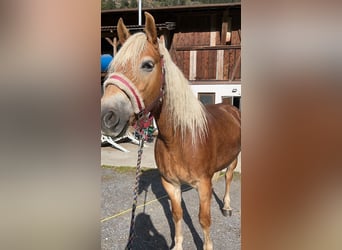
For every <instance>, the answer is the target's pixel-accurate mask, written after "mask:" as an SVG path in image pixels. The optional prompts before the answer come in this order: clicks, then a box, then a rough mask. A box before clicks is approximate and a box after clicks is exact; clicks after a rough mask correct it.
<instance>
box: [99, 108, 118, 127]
mask: <svg viewBox="0 0 342 250" xmlns="http://www.w3.org/2000/svg"><path fill="white" fill-rule="evenodd" d="M102 121H103V125H104V127H106V128H109V129H110V128H114V127H115V126H116V125H117V124H118V123H119V121H120V119H119V117H118V116H116V115H115V113H114V112H113V111H109V112H107V113H106V114H104V116H103V119H102Z"/></svg>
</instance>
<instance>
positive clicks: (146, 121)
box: [103, 57, 165, 129]
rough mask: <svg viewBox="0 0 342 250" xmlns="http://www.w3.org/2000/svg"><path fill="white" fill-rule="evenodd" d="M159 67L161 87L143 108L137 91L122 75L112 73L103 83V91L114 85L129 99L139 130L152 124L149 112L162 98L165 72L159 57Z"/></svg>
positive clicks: (142, 102) (162, 61)
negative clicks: (152, 99) (157, 93)
mask: <svg viewBox="0 0 342 250" xmlns="http://www.w3.org/2000/svg"><path fill="white" fill-rule="evenodd" d="M160 62H161V66H162V74H161V86H160V92H159V95H158V97H157V98H156V99H155V100H154V101H153V102H152V103H151V104H150V105H149V106H148V107H147V108H145V104H144V101H143V99H142V97H141V95H140V93H139V90H138V89H137V88H136V87H135V85H134V84H133V83H132V82H131V81H130V80H129V79H128V78H127V77H125V76H124V75H123V74H120V73H112V74H110V75H109V76H108V78H107V79H106V81H105V82H104V83H103V88H104V89H105V88H106V86H107V85H115V86H117V87H118V88H119V89H121V90H122V91H123V92H125V94H126V95H127V96H128V97H129V99H130V101H131V103H132V106H133V111H134V114H135V115H136V117H137V126H138V128H139V129H144V128H148V127H149V126H150V124H151V122H152V119H153V117H152V115H151V110H152V109H153V108H154V107H155V106H156V105H157V103H158V102H161V100H162V98H163V96H164V86H165V70H164V60H163V57H161V60H160Z"/></svg>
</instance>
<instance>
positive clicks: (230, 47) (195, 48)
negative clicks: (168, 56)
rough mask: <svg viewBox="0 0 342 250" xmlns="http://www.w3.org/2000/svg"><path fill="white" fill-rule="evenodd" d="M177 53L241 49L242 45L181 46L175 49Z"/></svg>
mask: <svg viewBox="0 0 342 250" xmlns="http://www.w3.org/2000/svg"><path fill="white" fill-rule="evenodd" d="M174 49H175V50H176V51H182V50H183V51H190V50H229V49H241V45H216V46H180V47H175V48H174Z"/></svg>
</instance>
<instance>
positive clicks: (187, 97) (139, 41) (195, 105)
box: [108, 33, 207, 143]
mask: <svg viewBox="0 0 342 250" xmlns="http://www.w3.org/2000/svg"><path fill="white" fill-rule="evenodd" d="M146 44H147V39H146V35H145V34H144V33H136V34H134V35H132V36H130V37H129V38H128V39H127V41H126V42H125V43H124V45H123V46H122V47H121V49H120V50H119V52H118V53H117V54H116V56H115V58H114V60H113V61H112V63H111V65H110V67H109V69H108V73H109V74H110V73H113V72H114V71H115V68H118V67H120V68H122V69H127V67H126V66H128V65H127V63H128V62H130V63H132V65H131V66H132V67H133V69H137V70H138V68H139V65H137V63H139V62H138V60H137V59H138V58H140V56H141V53H142V52H143V50H144V49H145V47H146ZM159 51H160V54H161V55H163V59H164V67H165V97H164V101H165V107H166V109H167V112H168V113H169V114H168V115H169V116H170V121H172V122H173V124H172V125H173V128H174V130H177V129H180V131H181V136H182V138H183V139H184V138H185V136H186V134H187V133H191V138H192V143H195V142H196V141H197V140H198V139H200V140H202V139H204V137H205V136H206V134H207V119H206V115H205V110H204V107H203V105H202V103H201V102H199V101H198V100H197V98H196V97H195V95H194V94H193V92H192V90H191V87H190V85H189V81H188V80H187V79H186V78H185V77H184V75H183V73H182V71H181V70H180V69H179V68H178V67H177V65H176V64H175V63H174V62H173V61H172V59H171V56H170V54H169V52H168V50H167V48H166V47H165V44H164V42H163V41H162V40H160V41H159ZM132 58H133V60H132ZM121 73H123V74H125V72H121Z"/></svg>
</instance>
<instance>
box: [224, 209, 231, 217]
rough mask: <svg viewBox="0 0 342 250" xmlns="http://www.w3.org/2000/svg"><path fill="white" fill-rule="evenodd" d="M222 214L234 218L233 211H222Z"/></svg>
mask: <svg viewBox="0 0 342 250" xmlns="http://www.w3.org/2000/svg"><path fill="white" fill-rule="evenodd" d="M222 214H223V215H224V216H225V217H227V216H228V215H229V216H232V210H231V209H222Z"/></svg>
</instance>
